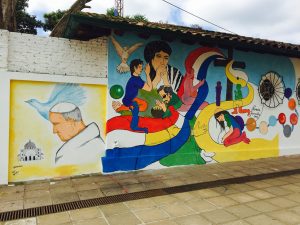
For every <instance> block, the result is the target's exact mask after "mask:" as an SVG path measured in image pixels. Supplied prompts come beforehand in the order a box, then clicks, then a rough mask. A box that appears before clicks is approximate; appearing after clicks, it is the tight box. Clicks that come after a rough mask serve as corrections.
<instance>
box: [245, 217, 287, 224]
mask: <svg viewBox="0 0 300 225" xmlns="http://www.w3.org/2000/svg"><path fill="white" fill-rule="evenodd" d="M245 220H246V221H247V222H249V223H250V224H253V225H257V224H263V225H284V223H281V222H280V221H278V220H276V219H274V218H272V217H269V216H267V215H257V216H252V217H248V218H246V219H245Z"/></svg>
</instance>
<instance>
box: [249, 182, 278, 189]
mask: <svg viewBox="0 0 300 225" xmlns="http://www.w3.org/2000/svg"><path fill="white" fill-rule="evenodd" d="M246 184H248V185H250V186H252V187H254V188H258V189H260V188H268V187H271V186H272V184H268V183H266V182H264V181H252V182H247V183H246Z"/></svg>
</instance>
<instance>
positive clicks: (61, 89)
mask: <svg viewBox="0 0 300 225" xmlns="http://www.w3.org/2000/svg"><path fill="white" fill-rule="evenodd" d="M85 100H86V96H85V91H84V90H83V89H82V88H81V87H80V86H79V85H78V84H72V83H68V84H66V83H62V84H56V85H55V88H54V89H53V91H52V93H51V95H50V97H49V99H48V101H47V102H39V101H38V100H37V99H30V100H27V101H25V102H26V103H28V104H29V105H30V106H31V107H33V108H34V109H36V110H37V112H38V113H39V114H40V115H41V116H42V117H43V118H44V119H46V120H49V110H50V109H51V108H52V107H53V106H54V105H56V104H57V103H59V102H69V103H73V104H75V105H77V106H80V105H83V104H84V102H85Z"/></svg>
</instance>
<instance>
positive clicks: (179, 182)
mask: <svg viewBox="0 0 300 225" xmlns="http://www.w3.org/2000/svg"><path fill="white" fill-rule="evenodd" d="M162 182H163V183H164V184H165V185H166V187H175V186H181V185H184V184H185V182H184V181H183V180H181V179H166V180H163V181H162Z"/></svg>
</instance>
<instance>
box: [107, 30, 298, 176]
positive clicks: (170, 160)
mask: <svg viewBox="0 0 300 225" xmlns="http://www.w3.org/2000/svg"><path fill="white" fill-rule="evenodd" d="M116 43H118V46H134V45H136V43H138V47H136V48H135V49H134V51H131V55H127V56H128V57H127V58H126V61H128V64H129V71H127V72H124V73H123V75H122V77H121V76H119V75H118V73H119V72H120V71H119V69H118V67H119V60H117V59H118V55H119V56H120V51H119V50H118V47H117V45H116ZM216 61H219V62H221V63H216ZM122 62H123V61H122ZM295 68H296V66H295V64H294V63H293V62H292V60H290V59H289V58H287V57H283V56H273V55H263V54H257V53H251V52H241V51H234V55H233V53H231V54H229V52H228V51H227V50H226V49H218V48H210V47H204V46H192V45H186V44H184V43H181V42H179V41H177V42H176V41H173V42H170V43H168V42H165V41H162V40H160V38H159V37H154V36H153V37H150V38H149V39H141V38H139V37H138V36H135V35H134V34H133V33H132V34H130V33H128V34H126V35H123V36H113V35H112V36H111V43H110V45H109V68H108V71H109V76H108V83H109V94H110V95H109V96H108V120H107V130H106V132H107V139H106V141H107V143H106V152H105V156H104V157H102V164H103V172H114V171H128V170H138V169H148V168H163V167H169V166H176V165H189V164H206V163H213V162H225V161H235V160H247V159H255V158H262V157H274V156H278V155H284V154H291V151H292V150H290V149H289V148H288V147H287V146H286V143H288V142H289V141H290V143H291V144H290V145H292V140H294V139H295V140H296V136H295V135H293V133H294V132H295V130H296V129H298V126H297V123H298V117H299V114H298V111H297V107H298V106H297V101H296V96H297V98H298V99H299V97H298V96H299V93H298V92H297V91H298V89H299V88H298V87H297V88H298V89H297V90H296V81H297V80H296V79H297V77H296V73H295V71H297V69H295ZM298 70H299V68H298ZM298 86H299V85H298ZM287 117H289V120H288V119H287ZM291 149H292V148H291ZM294 154H295V153H294Z"/></svg>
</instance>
